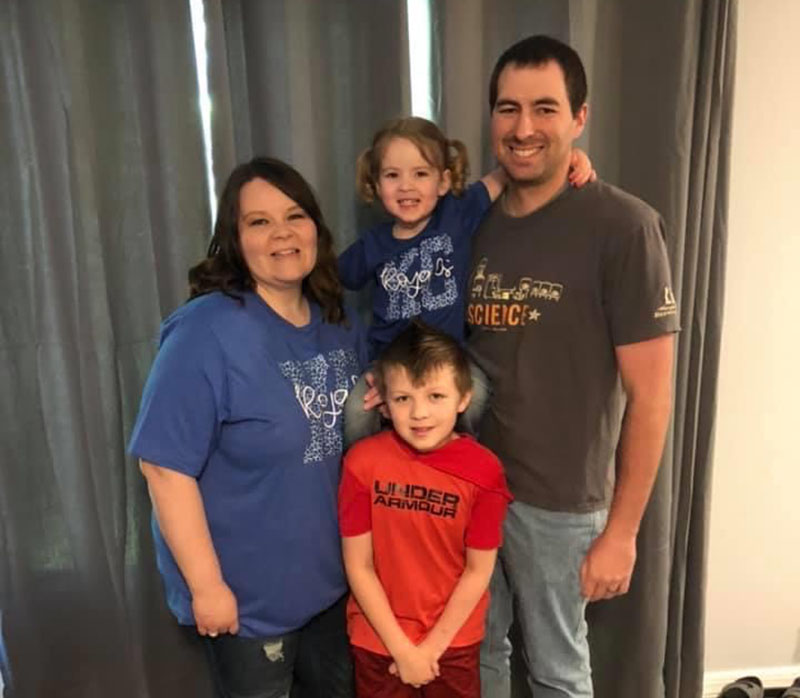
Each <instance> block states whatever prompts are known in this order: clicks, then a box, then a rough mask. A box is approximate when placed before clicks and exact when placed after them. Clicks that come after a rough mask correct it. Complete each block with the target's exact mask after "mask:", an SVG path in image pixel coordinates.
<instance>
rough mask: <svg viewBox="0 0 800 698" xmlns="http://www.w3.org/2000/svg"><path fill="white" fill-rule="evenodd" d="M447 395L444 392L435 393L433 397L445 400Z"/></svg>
mask: <svg viewBox="0 0 800 698" xmlns="http://www.w3.org/2000/svg"><path fill="white" fill-rule="evenodd" d="M446 397H447V396H446V395H445V394H444V393H433V394H432V395H431V398H432V399H434V400H444V398H446Z"/></svg>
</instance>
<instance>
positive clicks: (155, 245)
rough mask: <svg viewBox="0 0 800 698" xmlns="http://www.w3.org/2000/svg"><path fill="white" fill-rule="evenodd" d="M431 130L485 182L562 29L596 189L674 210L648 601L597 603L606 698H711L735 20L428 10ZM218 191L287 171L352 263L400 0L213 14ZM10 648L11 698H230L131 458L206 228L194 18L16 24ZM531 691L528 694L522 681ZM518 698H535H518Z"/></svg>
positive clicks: (230, 0) (7, 261) (643, 540)
mask: <svg viewBox="0 0 800 698" xmlns="http://www.w3.org/2000/svg"><path fill="white" fill-rule="evenodd" d="M431 4H432V9H433V21H434V29H433V35H434V56H435V66H434V75H436V74H437V73H438V74H439V75H440V77H439V78H438V79H435V80H434V86H433V88H434V100H435V105H436V109H437V117H436V118H437V119H438V121H439V123H440V124H441V125H442V126H443V128H444V130H445V132H446V133H447V134H448V135H449V136H451V137H457V138H461V139H462V140H464V141H465V143H466V144H467V146H468V148H469V152H470V156H471V161H472V165H473V167H472V170H473V175H474V176H475V177H477V176H480V174H482V173H483V172H485V171H486V170H487V169H489V167H490V166H491V165H492V163H493V160H492V156H491V152H490V147H489V143H488V133H487V131H488V130H487V125H488V107H487V96H486V93H487V87H488V78H489V73H490V71H491V68H492V66H493V64H494V61H495V59H496V58H497V56H498V55H499V53H500V52H501V51H502V50H503V49H504V48H505V47H507V46H508V45H510V44H511V43H512V42H513V41H515V40H516V39H519V38H522V37H523V36H526V35H528V34H532V33H549V34H551V35H554V36H556V37H558V38H561V39H563V40H565V41H568V42H570V43H572V44H573V45H574V46H575V47H576V48H577V49H578V51H579V52H580V53H581V55H582V57H583V58H584V61H585V63H586V66H587V69H588V72H589V83H590V104H591V116H590V121H589V127H588V128H587V130H586V133H585V134H584V136H583V137H582V140H581V144H582V145H583V146H584V147H586V148H587V149H588V150H589V152H590V154H591V156H592V158H593V160H594V161H595V163H596V165H597V167H598V169H599V171H600V173H601V175H602V176H603V178H605V179H606V180H608V181H611V182H613V183H615V184H618V185H620V186H622V187H623V188H625V189H627V190H629V191H631V192H632V193H634V194H637V195H638V196H640V197H642V198H644V199H645V200H646V201H648V202H650V203H651V204H653V205H654V206H655V207H656V208H657V209H658V210H659V211H661V213H662V214H663V215H664V217H665V219H666V221H667V228H668V231H669V238H668V247H669V251H670V255H671V259H672V264H673V272H674V279H675V284H674V285H675V288H676V290H677V291H678V292H679V299H678V300H679V303H680V306H681V312H682V325H683V331H682V333H681V336H680V340H679V345H678V346H679V350H678V356H677V361H676V364H677V365H676V385H677V388H676V394H675V411H674V412H675V418H674V424H673V426H672V428H671V430H670V434H669V436H668V443H667V448H666V450H665V456H664V463H663V467H662V470H661V472H660V474H659V478H658V482H657V484H656V488H655V491H654V494H653V498H652V501H651V503H650V506H649V508H648V512H647V514H646V517H645V520H644V522H643V525H642V533H641V536H640V552H639V556H640V557H639V563H638V565H637V569H636V575H635V580H634V586H633V588H632V591H631V593H630V594H629V595H628V596H627V597H625V598H622V599H619V600H616V601H612V602H607V603H603V604H596V605H594V607H593V608H592V609H591V614H590V623H591V640H592V643H593V653H594V659H595V681H596V685H597V695H598V698H606V697H610V696H614V697H615V698H628V697H629V696H631V697H632V696H634V695H635V696H636V697H637V698H640V697H641V696H648V698H650V697H654V698H657V697H658V696H665V698H689V697H691V696H696V695H699V694H700V690H699V687H700V685H701V682H702V651H703V650H702V639H703V634H702V623H703V594H704V586H705V569H704V568H705V551H706V547H705V538H706V529H707V511H708V494H709V493H708V487H709V482H710V477H709V471H710V462H711V457H712V445H713V420H714V409H715V399H716V398H715V395H716V375H717V365H718V359H719V332H720V324H721V311H722V294H723V288H724V262H725V239H726V229H727V218H726V217H727V186H728V184H727V183H728V165H729V162H728V158H729V139H730V119H731V100H732V89H731V88H732V79H733V68H734V56H735V21H736V1H735V0H708V1H706V2H701V0H679V1H676V2H674V3H660V4H652V3H645V4H642V3H638V2H635V0H604V1H603V2H597V0H591V1H590V0H571V1H570V2H564V1H563V0H538V1H537V2H530V1H528V0H492V2H488V0H475V1H474V2H469V3H465V2H463V1H462V0H432V3H431ZM205 16H206V22H207V26H208V39H207V48H208V52H209V64H208V74H209V81H210V89H211V93H212V105H213V112H212V145H213V154H214V171H215V175H216V186H217V188H218V189H219V187H220V186H221V184H222V182H223V181H224V178H225V177H226V176H227V174H228V173H229V172H230V170H231V169H232V167H233V166H234V165H235V164H236V163H237V162H239V161H242V160H245V159H247V158H250V157H251V156H252V155H254V154H265V155H274V156H277V157H281V158H283V159H286V160H288V161H289V162H291V163H292V164H294V165H295V166H296V167H297V168H298V169H299V170H300V172H302V173H303V174H304V175H305V176H306V177H307V178H308V179H309V180H310V181H311V182H312V184H314V185H315V187H316V189H317V191H318V193H319V195H320V199H321V203H322V207H323V210H324V211H325V215H326V218H327V219H328V222H329V223H330V224H331V227H332V229H333V230H334V232H335V235H336V239H337V244H338V246H339V248H340V249H341V248H342V247H343V246H344V245H346V244H348V243H349V242H351V241H353V240H354V239H355V238H356V236H357V231H358V230H359V229H361V228H362V227H364V226H365V225H367V224H368V223H370V222H371V221H372V220H374V218H375V215H376V214H375V210H374V209H371V208H369V207H365V206H363V205H360V204H359V203H358V202H357V201H356V198H355V193H354V186H353V179H354V175H355V159H356V156H357V155H358V153H359V152H360V151H361V150H362V149H363V148H364V147H366V146H367V145H368V144H369V141H370V139H371V136H372V134H373V132H374V131H375V130H376V129H377V128H378V126H379V125H380V124H381V123H383V122H384V121H385V120H387V119H389V118H392V117H394V116H397V115H400V114H404V113H408V112H409V109H410V97H409V95H410V81H409V76H408V41H407V38H406V37H407V26H406V14H405V2H403V1H402V0H394V1H391V2H375V1H374V0H352V1H346V0H328V1H324V0H291V1H290V0H260V1H256V0H225V1H224V2H223V0H205ZM0 80H1V81H2V86H1V89H0V100H1V101H0V184H1V185H2V186H0V230H2V231H3V234H2V235H0V295H1V296H2V298H3V302H2V305H0V384H2V386H3V388H4V390H3V391H2V394H1V395H0V449H2V450H0V458H1V459H2V467H0V618H1V619H2V625H0V633H1V634H2V637H0V654H2V651H3V649H5V651H6V652H7V655H8V663H9V665H10V666H11V669H12V671H11V677H12V678H13V691H14V693H13V695H17V696H25V697H26V698H28V697H32V698H38V697H39V696H42V697H47V698H49V697H50V696H54V695H59V696H64V697H67V698H68V697H70V696H75V697H80V698H94V697H98V698H99V697H102V698H105V697H106V696H108V695H114V696H118V697H119V698H127V697H128V696H130V697H131V698H133V697H134V696H136V697H137V698H142V697H144V698H150V697H152V698H158V697H160V696H167V695H192V696H199V697H200V698H203V697H204V696H209V697H210V695H211V689H210V682H209V680H208V677H207V675H206V673H205V665H204V662H203V661H202V656H201V648H200V646H199V644H198V643H196V642H194V641H192V640H190V639H189V637H188V636H184V635H183V634H182V633H181V632H180V631H179V629H178V628H177V626H176V624H175V623H174V620H173V619H172V617H171V616H170V614H169V613H168V611H167V610H166V607H165V604H164V601H163V595H162V589H161V584H160V580H159V578H158V574H157V572H156V570H155V563H154V556H153V551H152V544H151V537H150V531H149V522H148V518H149V512H150V506H149V502H148V498H147V493H146V489H145V486H144V482H143V480H142V478H141V477H140V475H139V473H138V472H137V470H136V467H135V464H133V463H132V462H131V459H129V458H127V457H126V456H125V454H124V443H125V441H126V438H127V436H128V431H129V429H130V427H131V425H132V422H133V419H134V416H135V413H136V410H137V408H138V402H139V397H140V393H141V387H142V384H143V382H144V379H145V377H146V375H147V372H148V370H149V367H150V363H151V361H152V357H153V355H154V353H155V338H156V335H157V331H158V324H159V321H160V319H161V318H163V317H164V316H166V315H167V314H168V313H169V312H170V311H171V310H172V309H174V308H175V307H177V306H178V305H179V304H180V303H181V302H183V300H184V299H185V297H186V271H187V269H188V267H189V266H190V265H191V264H192V263H194V262H195V261H196V260H197V259H199V258H200V257H202V255H203V253H204V250H205V247H206V244H207V240H208V234H209V230H210V224H211V221H210V216H209V211H208V203H207V202H208V195H207V191H206V187H207V184H206V181H205V171H206V170H205V163H204V159H203V143H202V135H201V125H200V116H199V113H198V95H197V87H196V85H197V76H196V73H195V67H194V56H193V46H192V32H191V20H190V14H189V4H188V2H177V3H172V2H169V3H164V2H160V0H139V2H135V3H134V2H128V1H127V0H108V1H107V2H103V3H96V2H90V0H61V1H58V0H7V1H6V2H4V3H0ZM518 690H520V691H521V690H523V689H521V688H519V687H518ZM519 695H524V693H519Z"/></svg>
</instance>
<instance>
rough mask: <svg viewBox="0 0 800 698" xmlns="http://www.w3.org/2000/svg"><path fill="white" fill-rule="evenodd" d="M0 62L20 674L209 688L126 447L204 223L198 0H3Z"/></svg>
mask: <svg viewBox="0 0 800 698" xmlns="http://www.w3.org/2000/svg"><path fill="white" fill-rule="evenodd" d="M0 80H2V86H1V87H0V95H2V101H1V102H0V221H1V222H0V297H1V298H2V308H1V309H0V384H2V391H0V443H2V451H0V458H1V460H2V466H0V522H2V523H0V614H1V615H2V632H3V641H4V644H5V646H6V649H7V652H8V660H9V663H10V666H11V678H12V684H13V685H12V689H11V690H12V691H13V695H15V696H20V697H24V698H39V697H41V698H52V697H53V696H60V697H74V698H108V696H115V697H118V698H127V697H130V698H134V697H136V698H141V697H143V696H167V695H192V696H203V695H206V694H208V692H207V691H206V693H204V690H205V689H204V688H203V686H204V685H207V683H208V681H207V678H206V677H205V676H202V675H198V674H197V671H196V667H197V666H200V667H201V668H202V664H198V663H197V662H196V660H195V659H194V658H195V655H196V652H197V648H196V647H193V646H192V645H191V644H190V643H189V644H187V643H186V642H184V641H183V640H182V638H181V637H180V635H179V631H178V629H177V626H176V624H175V623H174V621H173V620H172V618H171V616H169V614H168V612H167V610H166V607H165V605H164V602H163V595H162V592H161V586H160V582H159V579H158V575H157V572H156V570H155V564H154V557H153V551H152V548H151V538H150V532H149V511H150V507H149V503H148V501H147V494H146V490H145V487H144V484H143V480H142V478H141V477H140V475H139V473H138V471H137V469H136V467H135V465H134V464H133V462H132V461H131V459H129V458H127V457H126V456H125V454H124V444H125V441H126V438H127V436H128V430H129V428H130V425H131V422H132V419H133V417H134V415H135V412H136V410H137V408H138V402H139V396H140V393H141V388H142V384H143V381H144V377H145V376H146V374H147V371H148V369H149V365H150V362H151V360H152V357H153V355H154V353H155V341H154V340H155V338H156V336H157V332H158V325H159V321H160V319H161V317H162V316H163V315H165V314H166V313H167V312H169V311H170V310H171V309H173V308H174V307H176V306H177V305H179V304H180V303H181V302H182V301H183V300H184V299H185V297H186V283H185V276H186V269H187V267H188V265H189V263H190V262H192V261H194V260H196V259H197V258H198V257H200V256H201V254H202V252H203V249H204V247H205V244H206V240H207V236H208V231H209V229H210V220H209V212H208V203H207V201H208V197H207V195H206V193H205V190H206V183H205V174H204V172H205V169H204V163H203V154H202V148H203V146H202V137H201V131H200V119H199V115H198V110H197V89H196V83H197V79H196V74H195V69H194V57H193V46H192V37H191V27H190V18H189V7H188V3H180V2H167V3H165V2H161V0H137V1H136V2H130V1H124V2H123V1H121V0H105V1H104V2H95V1H93V0H4V2H2V3H0ZM7 689H8V687H7Z"/></svg>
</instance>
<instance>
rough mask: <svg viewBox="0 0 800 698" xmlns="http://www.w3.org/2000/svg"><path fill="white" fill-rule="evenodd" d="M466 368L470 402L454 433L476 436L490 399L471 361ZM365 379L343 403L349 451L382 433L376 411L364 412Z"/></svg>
mask: <svg viewBox="0 0 800 698" xmlns="http://www.w3.org/2000/svg"><path fill="white" fill-rule="evenodd" d="M469 368H470V374H471V376H472V399H471V400H470V401H469V405H468V406H467V409H466V410H464V412H463V413H462V414H460V415H459V417H458V422H456V431H458V432H462V433H463V432H466V433H467V434H471V435H472V436H477V435H478V425H479V424H480V421H481V416H482V415H483V410H484V408H485V407H486V402H487V400H488V399H489V393H490V388H489V379H488V378H487V377H486V374H485V373H484V372H483V371H481V369H480V368H478V365H477V364H475V363H473V362H472V361H470V364H469ZM367 371H369V369H367ZM365 375H366V372H365V373H364V374H362V375H361V378H359V379H358V382H357V383H356V384H355V385H354V386H353V389H352V390H351V391H350V394H349V395H348V396H347V401H346V402H345V403H344V445H345V448H350V446H352V445H353V444H354V443H355V442H356V441H358V440H360V439H364V438H366V437H367V436H372V435H373V434H377V433H378V432H379V431H380V430H381V416H380V414H379V413H378V410H377V409H374V410H365V409H364V396H365V395H366V394H367V391H368V390H369V386H367V380H366V378H365V377H364V376H365Z"/></svg>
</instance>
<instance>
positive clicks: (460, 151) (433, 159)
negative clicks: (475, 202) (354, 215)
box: [356, 116, 469, 203]
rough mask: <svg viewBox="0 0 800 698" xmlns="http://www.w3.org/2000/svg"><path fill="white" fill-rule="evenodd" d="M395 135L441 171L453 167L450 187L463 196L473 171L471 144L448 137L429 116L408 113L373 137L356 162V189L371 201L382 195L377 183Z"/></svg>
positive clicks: (388, 124)
mask: <svg viewBox="0 0 800 698" xmlns="http://www.w3.org/2000/svg"><path fill="white" fill-rule="evenodd" d="M395 138H405V139H406V140H408V141H411V142H412V143H413V144H414V145H415V146H417V148H419V152H420V153H421V154H422V157H423V158H425V160H426V161H427V162H428V164H430V165H431V166H432V167H435V168H437V169H438V170H439V171H444V170H450V188H451V190H452V191H453V194H455V195H456V196H459V195H460V194H461V193H462V192H463V191H464V187H465V185H466V181H467V175H468V174H469V159H468V158H467V147H466V146H465V145H464V144H463V143H462V142H461V141H459V140H456V139H447V138H445V137H444V134H443V133H442V132H441V130H440V129H439V127H438V126H437V125H436V124H434V123H433V122H432V121H428V119H423V118H421V117H419V116H407V117H404V118H402V119H394V120H393V121H390V122H389V123H387V124H385V125H384V126H383V128H381V129H380V130H379V131H378V132H377V133H376V134H375V136H374V137H373V138H372V146H371V147H369V148H367V149H366V150H365V151H364V152H363V153H361V155H359V156H358V160H357V161H356V191H357V192H358V194H359V196H360V197H361V198H362V199H363V200H364V201H366V202H367V203H372V202H373V201H374V200H375V198H376V197H377V195H378V189H377V183H378V177H379V175H380V171H381V160H383V154H384V153H385V152H386V147H387V146H388V145H389V143H390V142H391V141H392V140H393V139H395Z"/></svg>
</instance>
